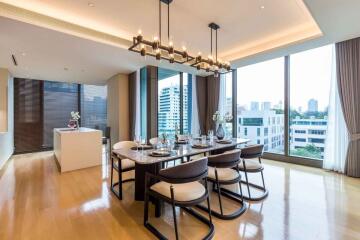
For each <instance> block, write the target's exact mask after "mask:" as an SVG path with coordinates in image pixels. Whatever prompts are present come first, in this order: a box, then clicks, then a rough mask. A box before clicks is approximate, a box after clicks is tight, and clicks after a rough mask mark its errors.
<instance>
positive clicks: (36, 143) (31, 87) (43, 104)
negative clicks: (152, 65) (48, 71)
mask: <svg viewBox="0 0 360 240" xmlns="http://www.w3.org/2000/svg"><path fill="white" fill-rule="evenodd" d="M106 102H107V94H106V86H90V85H80V84H74V83H62V82H52V81H42V80H30V79H20V78H15V79H14V104H15V111H14V114H15V122H14V123H15V124H14V128H15V129H14V139H15V152H16V153H24V152H35V151H41V150H46V149H52V147H53V130H54V128H66V127H67V125H68V123H69V120H70V118H71V116H70V112H71V111H79V110H81V113H80V115H81V119H80V125H81V126H84V127H90V128H95V126H98V127H99V128H100V129H104V128H105V126H106V122H107V113H106Z"/></svg>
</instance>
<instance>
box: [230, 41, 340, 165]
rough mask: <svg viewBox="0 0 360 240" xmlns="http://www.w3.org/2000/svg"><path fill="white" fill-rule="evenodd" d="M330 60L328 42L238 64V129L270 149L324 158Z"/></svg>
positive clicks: (245, 135)
mask: <svg viewBox="0 0 360 240" xmlns="http://www.w3.org/2000/svg"><path fill="white" fill-rule="evenodd" d="M333 60H334V55H333V46H331V45H329V46H324V47H321V48H316V49H311V50H308V51H304V52H300V53H296V54H292V55H290V56H286V57H281V58H277V59H272V60H268V61H265V62H260V63H257V64H253V65H249V66H245V67H241V68H238V69H237V135H238V136H239V137H245V138H249V139H250V140H251V142H252V143H254V144H264V150H265V151H266V152H269V153H275V154H281V155H286V156H294V157H299V158H302V159H303V160H304V161H307V160H306V159H318V160H321V159H323V156H324V149H325V143H326V132H327V111H328V103H329V94H330V80H331V77H332V73H333V69H332V68H333V67H334V66H333ZM285 119H288V121H285Z"/></svg>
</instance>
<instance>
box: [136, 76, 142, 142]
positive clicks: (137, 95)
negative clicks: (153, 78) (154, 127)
mask: <svg viewBox="0 0 360 240" xmlns="http://www.w3.org/2000/svg"><path fill="white" fill-rule="evenodd" d="M135 92H136V103H135V105H136V107H135V111H136V113H135V135H138V136H140V134H141V119H140V111H141V108H140V70H137V71H136V91H135Z"/></svg>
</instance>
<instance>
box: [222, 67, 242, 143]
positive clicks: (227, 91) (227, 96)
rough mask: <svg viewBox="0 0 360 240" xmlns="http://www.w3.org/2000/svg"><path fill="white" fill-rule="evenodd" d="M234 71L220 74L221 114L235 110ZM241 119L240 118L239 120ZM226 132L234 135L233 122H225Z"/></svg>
mask: <svg viewBox="0 0 360 240" xmlns="http://www.w3.org/2000/svg"><path fill="white" fill-rule="evenodd" d="M232 74H233V73H232V72H229V73H226V74H221V75H220V95H219V111H220V114H222V115H225V114H231V115H232V112H233V109H232V108H233V97H232ZM238 121H239V120H238ZM223 126H224V128H225V133H226V134H227V135H229V136H230V135H231V136H232V133H233V132H232V131H233V130H232V129H233V124H232V122H227V123H225V124H223Z"/></svg>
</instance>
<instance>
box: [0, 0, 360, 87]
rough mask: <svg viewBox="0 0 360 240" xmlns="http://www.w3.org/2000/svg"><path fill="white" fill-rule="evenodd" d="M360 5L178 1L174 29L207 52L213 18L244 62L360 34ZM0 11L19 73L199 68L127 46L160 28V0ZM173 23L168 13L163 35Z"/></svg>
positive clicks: (0, 5)
mask: <svg viewBox="0 0 360 240" xmlns="http://www.w3.org/2000/svg"><path fill="white" fill-rule="evenodd" d="M90 2H91V3H92V4H93V6H89V5H91V4H89V3H90ZM359 8H360V1H357V0H347V1H340V0H317V1H313V0H304V2H303V1H302V0H292V1H288V0H287V1H284V0H223V1H218V0H197V1H193V0H181V1H179V0H175V1H174V2H173V3H172V4H171V10H170V11H171V12H170V17H171V32H170V35H171V37H172V39H173V42H174V44H175V46H177V47H179V48H180V47H181V46H182V45H185V46H186V47H187V49H188V51H189V52H191V53H193V54H196V53H197V52H198V51H200V52H202V53H203V55H207V54H209V48H210V43H209V41H210V39H209V38H210V32H209V29H208V27H207V25H208V23H210V22H216V23H218V24H219V25H220V27H221V29H220V30H219V56H220V57H221V58H222V59H224V60H229V61H231V63H232V66H233V67H237V66H241V65H246V64H250V63H253V62H255V61H260V60H264V59H268V58H271V57H274V56H278V55H279V56H280V55H281V54H288V53H291V52H296V51H300V50H302V49H307V48H311V47H313V46H320V45H324V44H327V43H331V42H336V41H341V40H344V39H348V38H351V37H355V36H359V35H360V21H359V19H358V18H359V17H358V11H356V9H359ZM214 9H216V11H214ZM164 10H165V7H164ZM164 15H165V11H164ZM0 16H2V17H0V29H1V31H0V51H1V53H5V54H1V55H0V67H7V68H9V69H10V71H11V72H12V73H13V75H15V76H22V77H25V76H29V77H31V78H39V79H47V80H57V81H74V82H75V81H76V82H89V83H99V84H101V83H104V82H105V81H106V80H107V79H108V78H109V77H111V76H112V75H114V74H116V73H129V72H131V71H134V70H136V69H138V68H139V67H141V66H145V65H148V64H153V65H160V66H164V67H168V68H171V69H175V70H181V71H194V70H193V69H190V68H187V67H184V66H181V65H177V64H175V65H174V64H173V65H171V64H168V63H165V62H164V61H162V62H160V63H159V62H156V61H154V60H152V59H150V58H146V59H144V58H141V57H139V56H138V55H137V54H135V53H131V52H129V51H127V47H128V46H129V45H130V43H131V42H130V41H131V38H132V36H133V35H135V34H136V33H137V30H138V29H142V31H143V34H144V35H145V37H146V38H152V37H153V36H155V35H158V22H157V21H158V1H157V0H142V1H141V0H138V1H134V0H92V1H91V0H90V1H87V0H77V1H73V0H3V1H1V0H0ZM165 17H166V15H165ZM165 30H166V24H165V19H164V22H163V39H164V36H166V32H165ZM12 53H14V54H15V55H16V57H17V60H18V62H19V66H18V67H14V66H13V65H12V62H11V54H12ZM22 53H25V56H23V55H22ZM64 69H68V70H64Z"/></svg>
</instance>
